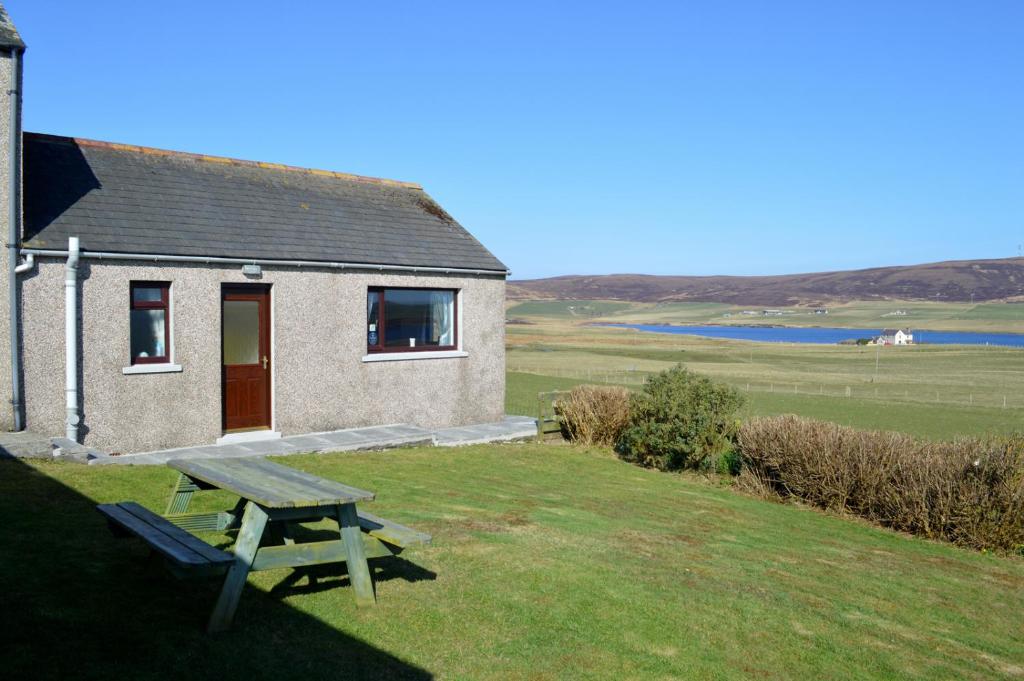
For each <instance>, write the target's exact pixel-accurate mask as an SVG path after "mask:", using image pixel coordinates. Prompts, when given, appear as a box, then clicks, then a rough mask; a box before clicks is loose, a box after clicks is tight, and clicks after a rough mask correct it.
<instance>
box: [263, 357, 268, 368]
mask: <svg viewBox="0 0 1024 681" xmlns="http://www.w3.org/2000/svg"><path fill="white" fill-rule="evenodd" d="M263 370H264V371H266V370H267V356H266V355H263Z"/></svg>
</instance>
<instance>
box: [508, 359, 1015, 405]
mask: <svg viewBox="0 0 1024 681" xmlns="http://www.w3.org/2000/svg"><path fill="white" fill-rule="evenodd" d="M509 371H515V372H520V373H527V374H535V375H540V376H551V377H554V378H559V379H573V380H577V381H579V382H580V383H603V384H613V385H625V386H629V387H633V386H642V385H644V384H645V383H646V382H647V381H648V380H649V378H650V377H651V376H653V375H654V372H646V371H639V370H617V371H616V370H607V371H606V370H589V369H561V368H547V367H543V368H542V367H533V368H531V367H521V366H519V367H514V368H513V367H510V368H509ZM718 380H724V381H725V382H726V383H729V384H731V385H733V386H734V387H736V388H738V389H739V390H742V391H744V392H752V393H753V392H757V393H775V394H778V395H780V397H781V396H784V395H800V396H804V397H822V398H837V397H839V398H848V399H857V400H878V401H880V402H907V403H918V404H920V403H931V404H944V405H956V406H961V407H988V408H995V409H1024V394H1021V393H1020V392H1013V391H1010V390H1002V389H1000V388H999V387H997V386H984V385H979V386H965V387H950V386H941V387H938V388H935V387H930V386H927V385H910V384H900V383H882V382H879V383H875V382H860V383H854V382H852V381H851V382H850V383H849V384H842V383H838V384H837V383H824V382H812V381H778V382H773V381H764V380H760V381H745V380H742V379H731V380H730V379H722V378H719V379H718ZM552 389H553V388H552ZM515 406H516V407H517V408H519V409H529V411H527V412H526V413H532V411H533V410H534V407H533V405H532V404H531V405H529V406H527V404H526V403H525V402H524V403H523V404H521V405H515ZM517 413H518V412H517Z"/></svg>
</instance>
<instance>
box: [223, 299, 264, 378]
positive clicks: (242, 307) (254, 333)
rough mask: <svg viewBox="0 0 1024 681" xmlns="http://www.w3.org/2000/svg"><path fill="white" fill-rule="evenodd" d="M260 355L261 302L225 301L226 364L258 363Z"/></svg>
mask: <svg viewBox="0 0 1024 681" xmlns="http://www.w3.org/2000/svg"><path fill="white" fill-rule="evenodd" d="M259 355H260V304H259V303H258V302H256V301H255V300H225V301H224V364H231V365H234V364H256V363H257V362H259Z"/></svg>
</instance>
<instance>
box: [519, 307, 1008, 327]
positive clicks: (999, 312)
mask: <svg viewBox="0 0 1024 681" xmlns="http://www.w3.org/2000/svg"><path fill="white" fill-rule="evenodd" d="M761 309H762V308H761V307H739V306H735V305H727V304H723V303H659V304H655V303H627V302H621V301H597V300H579V301H577V300H572V301H565V300H560V301H523V302H518V301H512V302H511V303H510V305H509V309H508V314H509V316H510V317H529V316H544V317H549V318H558V319H580V318H583V317H587V318H593V319H600V320H602V321H611V322H621V323H636V324H746V325H749V324H770V325H775V326H833V327H842V328H864V329H876V328H884V327H907V326H909V327H911V328H915V329H933V330H943V331H991V332H1008V333H1024V303H979V304H976V305H975V304H971V303H930V302H920V301H913V302H905V301H858V302H853V303H842V304H838V305H830V306H828V311H829V313H828V315H818V314H814V310H813V309H812V308H807V307H784V308H779V309H780V310H781V311H782V312H783V315H782V316H778V317H775V316H773V317H765V316H763V315H745V314H743V311H744V310H747V311H754V312H760V311H761ZM897 311H902V312H905V313H906V314H905V315H896V314H894V313H895V312H897Z"/></svg>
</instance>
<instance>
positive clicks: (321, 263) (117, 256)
mask: <svg viewBox="0 0 1024 681" xmlns="http://www.w3.org/2000/svg"><path fill="white" fill-rule="evenodd" d="M20 252H21V253H23V254H25V255H28V254H32V255H38V256H43V257H56V258H62V257H67V255H68V251H67V250H60V249H47V248H21V249H20ZM81 255H82V257H83V258H95V259H97V260H142V261H152V262H185V263H200V264H210V265H216V264H224V265H267V266H268V267H274V266H277V267H324V268H327V269H337V270H360V271H370V272H411V273H417V272H419V273H424V274H477V275H490V276H494V275H501V276H503V277H508V276H509V275H511V274H512V272H511V271H510V270H508V269H507V268H506V269H489V268H486V267H442V266H438V265H402V264H392V263H368V262H334V261H328V260H287V259H273V258H231V257H223V256H214V255H209V256H208V255H165V254H160V253H129V252H123V253H122V252H119V251H90V250H88V249H85V248H83V249H82V250H81Z"/></svg>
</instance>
